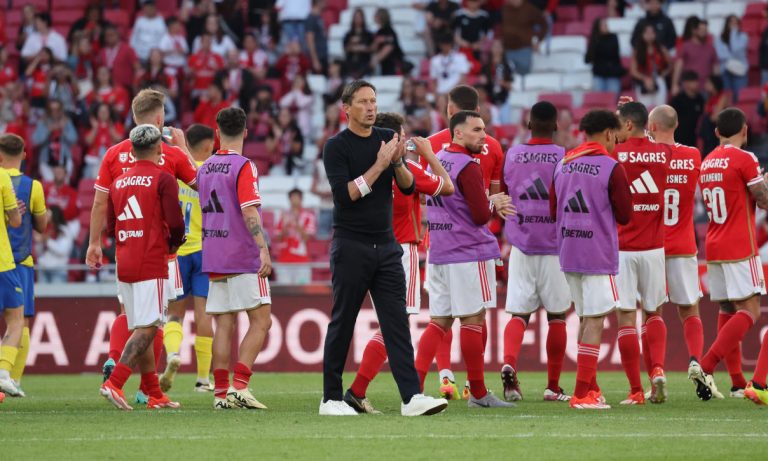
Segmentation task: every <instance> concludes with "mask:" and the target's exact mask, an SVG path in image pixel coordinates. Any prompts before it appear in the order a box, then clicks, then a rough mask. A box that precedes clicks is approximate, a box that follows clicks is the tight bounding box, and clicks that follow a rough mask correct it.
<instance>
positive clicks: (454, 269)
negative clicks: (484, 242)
mask: <svg viewBox="0 0 768 461" xmlns="http://www.w3.org/2000/svg"><path fill="white" fill-rule="evenodd" d="M427 275H428V277H429V288H430V291H429V315H430V317H433V318H449V317H471V316H473V315H476V314H479V313H480V312H482V311H483V309H491V308H495V307H496V262H495V260H493V259H491V260H488V261H475V262H468V263H456V264H430V265H429V272H427Z"/></svg>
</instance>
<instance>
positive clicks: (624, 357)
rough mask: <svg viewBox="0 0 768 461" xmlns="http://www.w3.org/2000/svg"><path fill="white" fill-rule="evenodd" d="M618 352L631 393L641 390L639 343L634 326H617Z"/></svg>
mask: <svg viewBox="0 0 768 461" xmlns="http://www.w3.org/2000/svg"><path fill="white" fill-rule="evenodd" d="M619 353H620V354H621V365H622V366H623V367H624V373H626V375H627V379H628V380H629V388H630V392H631V393H633V394H634V393H635V392H642V391H643V385H642V384H641V382H640V345H639V343H638V338H637V329H636V328H635V327H621V328H619Z"/></svg>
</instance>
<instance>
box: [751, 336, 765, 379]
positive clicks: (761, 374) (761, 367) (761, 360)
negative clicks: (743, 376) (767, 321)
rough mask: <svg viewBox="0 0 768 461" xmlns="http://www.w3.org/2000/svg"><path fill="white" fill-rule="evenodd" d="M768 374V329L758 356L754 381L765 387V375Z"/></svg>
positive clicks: (753, 376)
mask: <svg viewBox="0 0 768 461" xmlns="http://www.w3.org/2000/svg"><path fill="white" fill-rule="evenodd" d="M766 375H768V331H766V332H765V334H764V335H763V343H762V345H761V346H760V354H759V355H758V356H757V365H756V366H755V373H754V374H753V375H752V382H753V383H755V384H757V385H758V386H760V387H761V388H763V389H765V377H766Z"/></svg>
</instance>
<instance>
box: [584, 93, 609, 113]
mask: <svg viewBox="0 0 768 461" xmlns="http://www.w3.org/2000/svg"><path fill="white" fill-rule="evenodd" d="M616 99H617V95H616V93H612V92H610V91H588V92H586V93H584V98H583V100H582V102H581V107H583V108H585V109H613V108H614V107H616Z"/></svg>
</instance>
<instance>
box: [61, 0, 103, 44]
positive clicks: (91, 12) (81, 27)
mask: <svg viewBox="0 0 768 461" xmlns="http://www.w3.org/2000/svg"><path fill="white" fill-rule="evenodd" d="M108 25H109V22H107V21H105V20H104V11H103V10H102V9H101V8H100V7H98V6H97V5H94V4H92V3H91V4H90V5H88V6H86V7H85V12H84V13H83V17H82V18H80V19H78V20H77V21H75V22H74V23H72V27H70V28H69V34H67V41H68V42H70V43H72V42H74V39H73V38H74V36H75V34H76V33H78V32H82V33H83V34H84V36H86V37H88V39H90V41H91V43H93V45H94V46H97V47H98V46H99V40H101V34H102V33H103V32H104V28H105V27H107V26H108Z"/></svg>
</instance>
